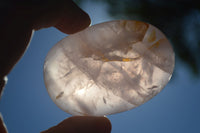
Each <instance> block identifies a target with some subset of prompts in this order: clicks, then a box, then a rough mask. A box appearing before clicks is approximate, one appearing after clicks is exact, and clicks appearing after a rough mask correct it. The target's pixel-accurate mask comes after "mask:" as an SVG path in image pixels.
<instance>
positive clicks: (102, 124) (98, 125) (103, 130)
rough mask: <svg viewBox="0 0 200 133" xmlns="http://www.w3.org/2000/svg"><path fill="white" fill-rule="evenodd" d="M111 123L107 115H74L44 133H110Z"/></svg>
mask: <svg viewBox="0 0 200 133" xmlns="http://www.w3.org/2000/svg"><path fill="white" fill-rule="evenodd" d="M110 132H111V123H110V121H109V120H108V119H107V118H106V117H93V116H73V117H70V118H68V119H66V120H64V121H62V122H61V123H59V124H58V125H57V126H54V127H51V128H50V129H48V130H46V131H44V132H42V133H110Z"/></svg>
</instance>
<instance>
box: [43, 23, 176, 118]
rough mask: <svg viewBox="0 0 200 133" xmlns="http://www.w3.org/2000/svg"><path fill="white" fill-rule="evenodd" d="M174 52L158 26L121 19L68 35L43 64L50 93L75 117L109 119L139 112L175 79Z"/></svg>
mask: <svg viewBox="0 0 200 133" xmlns="http://www.w3.org/2000/svg"><path fill="white" fill-rule="evenodd" d="M174 62H175V60H174V52H173V49H172V46H171V45H170V42H169V41H168V40H167V38H166V37H165V35H164V34H163V33H162V32H161V31H160V30H159V29H157V28H156V27H154V26H152V25H150V24H147V23H144V22H140V21H128V20H118V21H111V22H106V23H101V24H97V25H94V26H91V27H89V28H87V29H85V30H83V31H81V32H78V33H75V34H72V35H70V36H67V37H66V38H64V39H63V40H61V41H60V42H58V43H57V44H56V45H55V46H54V47H53V48H52V49H51V50H50V52H49V53H48V55H47V57H46V60H45V64H44V80H45V85H46V88H47V91H48V93H49V95H50V97H51V98H52V100H53V101H54V102H55V104H56V105H57V106H58V107H60V108H61V109H62V110H64V111H66V112H68V113H69V114H72V115H95V116H101V115H108V114H114V113H118V112H122V111H126V110H130V109H132V108H135V107H137V106H139V105H141V104H143V103H145V102H146V101H148V100H150V99H151V98H152V97H154V96H155V95H156V94H158V93H159V92H160V91H161V90H162V89H163V88H164V86H165V85H166V84H167V83H168V81H169V80H170V78H171V76H172V73H173V69H174Z"/></svg>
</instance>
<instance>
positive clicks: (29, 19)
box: [0, 0, 111, 133]
mask: <svg viewBox="0 0 200 133" xmlns="http://www.w3.org/2000/svg"><path fill="white" fill-rule="evenodd" d="M1 5H5V6H4V7H3V6H1V7H0V12H1V14H0V16H1V18H2V20H3V21H1V22H0V28H1V31H0V96H1V94H2V91H3V87H4V85H5V84H6V81H5V77H6V75H7V74H8V73H9V72H10V71H11V69H12V68H13V67H14V65H15V64H16V63H17V62H18V60H19V59H20V58H21V56H22V55H23V53H24V52H25V50H26V48H27V46H28V44H29V41H30V39H31V36H32V34H33V30H39V29H41V28H47V27H51V26H54V27H56V28H57V29H59V30H60V31H62V32H64V33H67V34H71V33H75V32H78V31H80V30H82V29H84V28H86V27H88V25H89V24H90V18H89V16H88V15H87V14H86V13H85V12H84V11H82V10H81V9H80V8H79V7H78V6H76V4H74V3H73V2H72V1H71V0H60V1H56V0H43V1H32V0H31V1H30V2H27V1H25V0H24V1H23V0H22V1H20V2H19V1H17V2H16V1H14V0H10V1H6V0H5V1H4V2H1ZM110 131H111V123H110V121H109V120H108V119H107V118H105V117H92V116H74V117H70V118H68V119H66V120H64V121H62V122H61V123H60V124H58V125H57V126H55V127H52V128H50V129H48V130H47V131H44V132H43V133H52V132H53V133H62V132H63V133H64V132H65V133H66V132H70V133H82V132H87V133H90V132H91V133H107V132H110ZM0 132H1V133H6V132H7V131H6V128H5V126H4V124H3V120H2V118H1V117H0Z"/></svg>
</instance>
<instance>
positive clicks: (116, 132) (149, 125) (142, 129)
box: [0, 1, 200, 133]
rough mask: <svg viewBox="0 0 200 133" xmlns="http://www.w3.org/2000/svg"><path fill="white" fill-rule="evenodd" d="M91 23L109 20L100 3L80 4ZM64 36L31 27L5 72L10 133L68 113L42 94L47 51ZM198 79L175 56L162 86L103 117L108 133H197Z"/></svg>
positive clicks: (34, 129) (31, 132) (26, 132)
mask: <svg viewBox="0 0 200 133" xmlns="http://www.w3.org/2000/svg"><path fill="white" fill-rule="evenodd" d="M82 8H83V9H84V10H85V11H86V12H87V13H88V14H89V15H90V17H91V20H92V25H93V24H96V23H101V22H105V21H109V20H113V18H111V17H109V15H108V14H107V13H106V5H104V4H101V3H98V4H97V3H92V2H91V1H90V2H87V1H86V2H84V4H83V5H82ZM65 36H67V35H66V34H63V33H61V32H60V31H58V30H57V29H55V28H48V29H42V30H39V31H36V32H35V33H34V36H33V38H32V41H31V43H30V46H29V48H28V50H27V51H26V53H25V54H24V56H23V58H22V59H21V60H20V61H19V63H18V64H17V65H16V66H15V67H14V69H13V70H12V72H11V73H10V74H9V75H8V84H7V85H6V88H5V91H4V94H3V97H2V99H1V101H0V111H1V113H2V114H3V118H4V121H5V123H6V125H7V128H8V131H9V132H10V133H38V132H41V131H43V130H45V129H48V128H49V127H51V126H54V125H56V124H58V123H59V122H61V121H62V120H64V119H65V118H67V117H70V116H71V115H69V114H67V113H65V112H64V111H62V110H61V109H59V108H58V107H57V106H56V105H55V104H54V103H53V101H52V100H51V99H50V97H49V96H48V93H47V91H46V88H45V85H44V80H43V64H44V60H45V57H46V55H47V53H48V51H49V50H50V49H51V48H52V47H53V46H54V45H55V44H56V43H57V42H58V41H60V40H61V39H62V38H64V37H65ZM199 94H200V79H199V78H194V77H193V76H192V74H191V73H190V72H189V71H188V69H187V67H186V66H185V65H184V64H183V63H182V62H181V61H179V60H178V59H176V65H175V71H174V74H173V76H172V79H171V81H170V82H169V83H168V84H167V86H166V87H165V88H164V89H163V90H162V91H161V93H159V94H158V95H157V96H155V97H154V98H153V99H151V100H150V101H148V102H146V103H145V104H143V105H141V106H139V107H137V108H135V109H132V110H130V111H126V112H122V113H118V114H114V115H109V116H107V117H108V118H109V119H110V121H111V123H112V133H147V132H148V133H188V132H190V133H199V132H200V128H199V127H200V113H199V112H200V104H199V101H200V96H199Z"/></svg>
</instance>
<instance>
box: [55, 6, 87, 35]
mask: <svg viewBox="0 0 200 133" xmlns="http://www.w3.org/2000/svg"><path fill="white" fill-rule="evenodd" d="M71 5H72V7H73V8H71V9H72V10H70V11H69V10H68V11H66V12H70V14H69V13H66V14H65V15H63V17H62V18H61V19H60V21H58V22H57V23H56V25H55V27H56V28H57V29H58V30H60V31H62V32H64V33H66V34H73V33H75V32H78V31H81V30H83V29H85V28H87V27H88V26H89V25H90V23H91V20H90V17H89V15H88V14H87V13H86V12H84V11H83V10H82V9H80V8H79V7H78V6H77V5H76V4H74V3H71Z"/></svg>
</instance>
